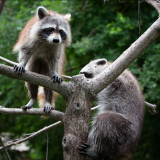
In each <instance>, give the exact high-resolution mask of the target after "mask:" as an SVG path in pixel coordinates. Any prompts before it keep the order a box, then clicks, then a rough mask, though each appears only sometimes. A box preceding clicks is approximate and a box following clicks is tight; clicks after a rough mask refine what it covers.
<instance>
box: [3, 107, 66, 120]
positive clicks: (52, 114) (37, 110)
mask: <svg viewBox="0 0 160 160" xmlns="http://www.w3.org/2000/svg"><path fill="white" fill-rule="evenodd" d="M0 113H3V114H15V115H32V116H48V117H50V118H55V119H57V120H61V121H63V115H64V113H62V112H59V111H56V110H52V111H50V113H49V114H46V113H45V112H44V111H43V109H41V108H32V109H29V110H27V111H25V110H23V109H17V108H5V107H2V106H0Z"/></svg>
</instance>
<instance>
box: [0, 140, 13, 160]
mask: <svg viewBox="0 0 160 160" xmlns="http://www.w3.org/2000/svg"><path fill="white" fill-rule="evenodd" d="M0 146H2V147H4V144H3V140H2V137H0ZM4 152H5V156H6V158H7V159H9V160H11V158H10V156H9V154H8V152H7V150H6V149H4Z"/></svg>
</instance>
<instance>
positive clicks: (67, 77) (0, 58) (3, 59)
mask: <svg viewBox="0 0 160 160" xmlns="http://www.w3.org/2000/svg"><path fill="white" fill-rule="evenodd" d="M0 60H2V61H4V62H7V63H8V64H11V65H13V66H14V65H17V64H18V63H16V62H13V61H10V60H8V59H6V58H4V57H2V56H0ZM62 77H63V78H64V79H68V80H71V78H72V77H70V76H66V75H62Z"/></svg>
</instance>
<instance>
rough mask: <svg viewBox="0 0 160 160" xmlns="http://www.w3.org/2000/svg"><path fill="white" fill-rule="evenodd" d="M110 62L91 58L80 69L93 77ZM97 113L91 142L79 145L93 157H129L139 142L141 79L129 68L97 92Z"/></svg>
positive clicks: (95, 159)
mask: <svg viewBox="0 0 160 160" xmlns="http://www.w3.org/2000/svg"><path fill="white" fill-rule="evenodd" d="M110 64H111V63H110V62H107V60H106V59H98V60H94V61H91V62H90V63H89V64H87V65H86V66H85V67H84V68H83V69H82V70H81V71H80V74H84V75H85V77H86V78H94V77H95V76H97V75H98V74H100V73H101V72H102V71H103V70H104V69H106V68H107V67H108V66H109V65H110ZM97 101H98V105H99V106H100V107H99V109H98V113H96V115H95V117H94V118H93V122H92V129H91V131H90V133H89V136H88V141H87V142H86V143H83V144H82V145H81V146H80V147H78V149H79V151H80V153H81V154H84V155H87V156H88V157H90V158H89V159H93V160H128V159H130V158H131V156H132V153H133V152H134V151H135V149H136V146H137V143H138V141H139V138H140V135H141V130H142V124H143V118H144V98H143V94H142V91H141V87H140V85H139V82H138V81H137V79H136V78H135V77H134V75H133V74H132V73H131V72H130V71H128V70H127V69H126V70H125V71H123V72H122V74H121V75H120V76H119V77H117V78H116V79H115V80H114V81H113V82H112V83H111V84H109V85H108V86H107V87H106V88H105V89H103V90H102V91H101V92H100V93H99V94H98V95H97Z"/></svg>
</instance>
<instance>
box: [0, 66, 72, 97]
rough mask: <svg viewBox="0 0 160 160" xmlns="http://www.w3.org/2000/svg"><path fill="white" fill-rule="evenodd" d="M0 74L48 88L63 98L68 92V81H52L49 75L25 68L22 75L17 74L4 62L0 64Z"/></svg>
mask: <svg viewBox="0 0 160 160" xmlns="http://www.w3.org/2000/svg"><path fill="white" fill-rule="evenodd" d="M0 74H2V75H4V76H7V77H11V78H14V79H20V80H23V81H27V82H30V83H32V84H36V85H39V86H43V87H45V88H49V89H51V90H54V91H56V92H58V93H59V94H61V95H62V96H63V98H65V97H68V94H70V90H69V84H68V82H64V81H63V82H62V83H61V84H58V83H53V81H52V80H51V78H50V77H49V76H44V75H41V74H38V73H34V72H31V71H27V70H25V73H23V74H22V75H19V74H17V73H16V72H15V71H14V69H13V68H12V67H9V66H7V65H4V64H0Z"/></svg>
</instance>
